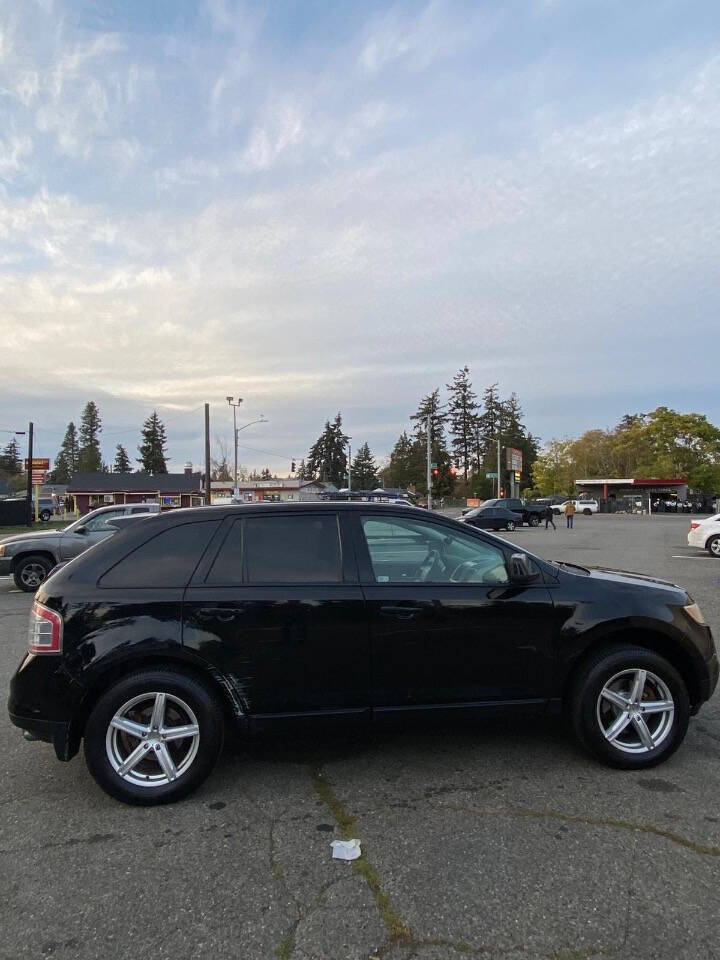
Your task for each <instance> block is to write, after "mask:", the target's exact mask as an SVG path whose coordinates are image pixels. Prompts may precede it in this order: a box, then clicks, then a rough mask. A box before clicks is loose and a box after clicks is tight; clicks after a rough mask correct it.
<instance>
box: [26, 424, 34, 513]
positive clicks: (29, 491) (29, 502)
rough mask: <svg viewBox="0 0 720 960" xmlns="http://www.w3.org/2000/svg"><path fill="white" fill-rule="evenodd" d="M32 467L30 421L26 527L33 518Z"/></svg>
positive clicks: (29, 429)
mask: <svg viewBox="0 0 720 960" xmlns="http://www.w3.org/2000/svg"><path fill="white" fill-rule="evenodd" d="M32 465H33V423H32V420H31V421H30V426H29V427H28V470H27V525H28V526H29V527H31V526H32V518H33V508H32V506H33V501H32V498H33V487H32V473H33V470H32Z"/></svg>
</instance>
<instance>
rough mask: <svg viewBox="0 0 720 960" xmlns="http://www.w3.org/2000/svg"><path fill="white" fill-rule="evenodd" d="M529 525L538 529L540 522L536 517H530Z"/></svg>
mask: <svg viewBox="0 0 720 960" xmlns="http://www.w3.org/2000/svg"><path fill="white" fill-rule="evenodd" d="M529 525H530V526H531V527H539V526H540V520H539V519H538V518H537V517H530V522H529Z"/></svg>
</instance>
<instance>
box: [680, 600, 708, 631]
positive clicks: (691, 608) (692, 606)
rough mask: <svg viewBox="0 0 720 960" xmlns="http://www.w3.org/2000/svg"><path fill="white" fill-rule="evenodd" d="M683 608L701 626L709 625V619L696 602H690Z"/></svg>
mask: <svg viewBox="0 0 720 960" xmlns="http://www.w3.org/2000/svg"><path fill="white" fill-rule="evenodd" d="M683 610H684V611H685V613H686V614H687V615H688V616H689V617H692V619H693V620H694V621H695V623H699V624H700V626H701V627H706V626H707V625H708V623H707V620H706V619H705V617H704V616H703V615H702V612H701V610H700V607H699V606H698V605H697V604H696V603H689V604H688V605H687V606H686V607H683Z"/></svg>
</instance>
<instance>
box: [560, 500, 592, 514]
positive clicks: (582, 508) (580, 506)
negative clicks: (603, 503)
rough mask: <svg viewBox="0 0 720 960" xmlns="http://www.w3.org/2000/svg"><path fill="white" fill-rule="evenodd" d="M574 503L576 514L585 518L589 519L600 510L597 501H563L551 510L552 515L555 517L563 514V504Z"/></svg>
mask: <svg viewBox="0 0 720 960" xmlns="http://www.w3.org/2000/svg"><path fill="white" fill-rule="evenodd" d="M566 503H574V504H575V512H576V513H584V514H585V516H586V517H589V516H590V515H591V514H592V513H597V512H598V510H599V509H600V504H599V503H598V502H597V500H565V501H564V502H563V503H559V504H555V505H554V506H553V508H552V511H553V513H554V514H555V515H556V516H557V515H558V514H562V513H565V504H566Z"/></svg>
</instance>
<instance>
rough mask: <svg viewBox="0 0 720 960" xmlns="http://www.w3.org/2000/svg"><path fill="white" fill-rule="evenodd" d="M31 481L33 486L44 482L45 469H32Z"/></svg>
mask: <svg viewBox="0 0 720 960" xmlns="http://www.w3.org/2000/svg"><path fill="white" fill-rule="evenodd" d="M32 482H33V486H42V485H43V484H44V483H45V471H44V470H33V472H32Z"/></svg>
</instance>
